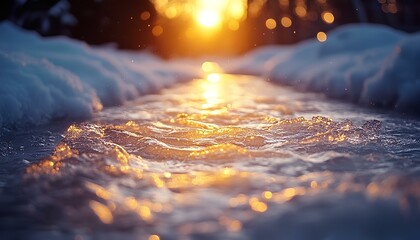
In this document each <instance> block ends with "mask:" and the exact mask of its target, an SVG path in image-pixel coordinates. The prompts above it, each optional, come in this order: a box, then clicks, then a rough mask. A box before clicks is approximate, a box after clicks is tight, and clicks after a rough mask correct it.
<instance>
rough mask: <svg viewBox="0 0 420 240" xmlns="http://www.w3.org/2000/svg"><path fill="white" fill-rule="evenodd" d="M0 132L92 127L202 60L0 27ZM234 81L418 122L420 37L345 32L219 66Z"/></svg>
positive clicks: (193, 70) (194, 72)
mask: <svg viewBox="0 0 420 240" xmlns="http://www.w3.org/2000/svg"><path fill="white" fill-rule="evenodd" d="M0 39H2V41H0V127H2V126H24V125H39V124H43V123H47V122H49V121H51V120H54V119H61V118H86V117H90V116H91V115H92V114H93V112H94V111H96V110H99V109H101V108H102V106H114V105H119V104H123V103H124V102H126V101H129V100H132V99H134V98H136V97H138V96H141V95H144V94H147V93H152V92H155V91H157V90H159V89H161V88H163V87H167V86H171V85H172V84H174V83H176V82H179V81H183V80H189V79H192V78H194V77H196V76H199V75H200V71H199V67H198V66H199V64H197V63H198V61H194V60H184V61H180V60H178V61H172V62H168V61H163V60H161V59H160V58H158V57H156V56H154V55H152V54H149V53H147V52H123V51H120V50H115V49H113V48H111V47H96V48H94V47H90V46H88V45H86V44H84V43H81V42H78V41H75V40H70V39H68V38H65V37H55V38H42V37H40V36H38V35H37V34H35V33H31V32H26V31H23V30H20V29H19V28H17V27H15V26H14V25H12V24H10V23H7V22H6V23H2V24H0ZM220 62H221V65H222V67H223V68H224V69H225V71H227V72H228V73H241V74H252V75H261V76H264V77H266V78H268V79H270V80H271V81H273V82H276V83H280V84H286V85H292V86H294V87H296V88H298V89H301V90H311V91H317V92H323V93H325V94H326V95H327V96H330V97H333V98H339V99H345V100H348V101H352V102H355V103H360V104H362V105H367V106H377V107H385V108H393V109H397V110H400V111H404V112H411V113H416V114H419V113H420V108H419V107H418V105H419V104H420V98H419V97H418V96H419V95H420V33H417V34H406V33H402V32H399V31H396V30H393V29H391V28H388V27H385V26H380V25H368V24H359V25H347V26H343V27H341V28H338V29H337V30H334V31H332V32H330V33H329V34H328V40H327V41H326V42H324V43H319V42H318V41H316V40H308V41H305V42H302V43H300V44H297V45H293V46H267V47H262V48H259V49H256V50H254V51H252V52H250V53H248V54H246V55H244V56H242V57H238V58H236V59H227V60H226V59H225V60H224V61H220Z"/></svg>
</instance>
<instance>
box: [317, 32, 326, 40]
mask: <svg viewBox="0 0 420 240" xmlns="http://www.w3.org/2000/svg"><path fill="white" fill-rule="evenodd" d="M316 38H317V39H318V41H319V42H325V41H327V38H328V36H327V34H326V33H325V32H318V34H317V35H316Z"/></svg>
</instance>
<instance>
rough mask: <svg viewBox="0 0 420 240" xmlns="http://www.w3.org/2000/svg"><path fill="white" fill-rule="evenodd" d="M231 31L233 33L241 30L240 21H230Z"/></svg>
mask: <svg viewBox="0 0 420 240" xmlns="http://www.w3.org/2000/svg"><path fill="white" fill-rule="evenodd" d="M228 27H229V29H230V30H232V31H237V30H238V29H239V22H238V21H235V20H234V21H230V22H229V25H228Z"/></svg>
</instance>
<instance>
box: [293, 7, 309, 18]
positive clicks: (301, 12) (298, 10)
mask: <svg viewBox="0 0 420 240" xmlns="http://www.w3.org/2000/svg"><path fill="white" fill-rule="evenodd" d="M295 13H296V15H297V16H299V17H305V16H306V14H307V11H306V8H305V7H303V6H297V7H296V8H295Z"/></svg>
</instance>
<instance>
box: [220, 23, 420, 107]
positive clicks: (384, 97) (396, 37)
mask: <svg viewBox="0 0 420 240" xmlns="http://www.w3.org/2000/svg"><path fill="white" fill-rule="evenodd" d="M221 64H222V65H224V67H225V69H226V70H227V71H228V72H232V73H243V74H255V75H262V76H264V77H266V78H268V79H269V80H271V81H273V82H276V83H281V84H286V85H292V86H294V87H296V88H298V89H301V90H311V91H316V92H323V93H325V94H326V95H327V96H329V97H333V98H339V99H345V100H349V101H352V102H355V103H360V104H362V105H366V106H376V107H385V108H392V109H396V110H399V111H403V112H410V113H415V114H419V113H420V107H418V106H419V104H420V98H419V97H418V96H420V33H417V34H406V33H402V32H399V31H396V30H393V29H391V28H388V27H386V26H382V25H370V24H358V25H347V26H343V27H341V28H338V29H336V30H334V31H332V32H330V33H329V34H328V40H327V41H326V42H324V43H319V42H318V41H316V40H309V41H305V42H302V43H300V44H297V45H294V46H289V47H274V46H268V47H263V48H260V49H257V50H255V51H253V52H250V53H248V54H246V55H244V56H243V57H240V58H238V59H236V60H235V61H231V62H230V63H229V64H223V63H221Z"/></svg>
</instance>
